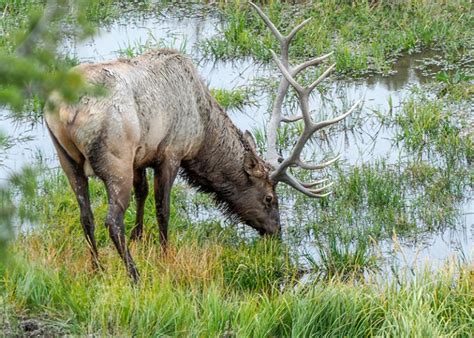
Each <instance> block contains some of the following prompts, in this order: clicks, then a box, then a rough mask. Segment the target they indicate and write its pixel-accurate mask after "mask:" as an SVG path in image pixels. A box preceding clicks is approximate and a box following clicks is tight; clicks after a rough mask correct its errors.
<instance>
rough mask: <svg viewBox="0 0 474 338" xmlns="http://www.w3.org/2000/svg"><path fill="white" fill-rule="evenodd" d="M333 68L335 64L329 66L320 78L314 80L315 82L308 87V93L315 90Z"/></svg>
mask: <svg viewBox="0 0 474 338" xmlns="http://www.w3.org/2000/svg"><path fill="white" fill-rule="evenodd" d="M334 68H336V64H335V63H334V64H332V65H331V66H329V68H328V69H326V70H325V71H324V73H322V74H321V76H320V77H318V78H317V79H316V81H314V82H313V83H312V84H310V85H309V87H308V92H309V93H311V92H312V91H313V90H314V88H316V86H317V85H318V84H320V83H321V81H323V80H324V79H325V78H327V77H328V75H329V74H330V73H331V72H332V71H333V70H334Z"/></svg>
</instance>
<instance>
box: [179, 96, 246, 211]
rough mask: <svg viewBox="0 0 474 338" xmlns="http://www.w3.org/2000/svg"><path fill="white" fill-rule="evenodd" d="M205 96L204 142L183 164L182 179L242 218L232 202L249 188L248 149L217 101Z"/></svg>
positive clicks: (224, 209) (224, 208)
mask: <svg viewBox="0 0 474 338" xmlns="http://www.w3.org/2000/svg"><path fill="white" fill-rule="evenodd" d="M207 96H208V99H209V100H208V105H207V107H205V109H206V110H207V112H206V113H207V114H206V115H207V116H208V117H209V120H208V127H207V130H206V139H205V141H204V142H203V145H202V147H201V150H200V151H199V153H198V154H197V156H196V157H195V158H194V159H192V160H188V161H185V162H183V163H182V168H183V176H184V177H185V178H186V179H187V180H188V181H189V182H190V183H191V184H192V185H194V186H196V187H198V188H199V189H200V190H201V191H203V192H206V193H211V194H212V195H213V196H214V198H215V200H216V201H217V203H219V205H220V206H221V207H223V211H224V212H226V213H227V214H228V216H230V217H235V216H239V215H242V212H243V210H238V209H237V207H236V205H235V202H236V201H237V199H238V197H239V195H240V194H239V193H240V192H242V191H244V190H245V189H247V187H249V185H250V182H249V178H248V176H247V174H246V173H245V171H244V165H243V163H244V155H245V153H246V152H247V151H249V150H250V145H249V144H248V142H247V141H246V140H245V138H244V136H243V134H242V132H241V131H240V130H238V129H237V127H235V126H234V124H233V123H232V121H231V120H230V118H229V117H228V116H227V114H226V113H225V112H224V111H223V110H222V108H221V107H219V105H218V104H217V102H216V101H215V100H214V99H213V98H212V97H210V94H209V93H207Z"/></svg>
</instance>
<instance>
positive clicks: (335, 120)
mask: <svg viewBox="0 0 474 338" xmlns="http://www.w3.org/2000/svg"><path fill="white" fill-rule="evenodd" d="M361 102H362V100H358V101H357V102H356V103H354V105H353V106H352V107H351V108H350V109H349V110H348V111H347V112H345V113H344V114H342V115H339V116H338V117H335V118H333V119H329V120H325V121H321V122H318V123H315V124H314V125H313V133H314V132H316V131H318V130H320V129H322V128H325V127H327V126H330V125H332V124H335V123H338V122H340V121H342V120H344V119H345V118H346V117H348V116H349V115H351V114H352V113H353V112H354V110H355V109H356V108H357V107H358V106H359V105H360V104H361Z"/></svg>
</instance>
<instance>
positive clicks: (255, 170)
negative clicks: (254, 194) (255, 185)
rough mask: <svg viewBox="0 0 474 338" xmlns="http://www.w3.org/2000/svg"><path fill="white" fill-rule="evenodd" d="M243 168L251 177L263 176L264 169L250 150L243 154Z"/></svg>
mask: <svg viewBox="0 0 474 338" xmlns="http://www.w3.org/2000/svg"><path fill="white" fill-rule="evenodd" d="M244 170H245V172H246V173H247V174H248V175H250V176H253V177H256V178H262V177H263V176H264V171H263V168H262V166H261V165H260V163H259V162H258V159H257V157H256V156H255V154H254V153H252V152H251V151H247V152H245V156H244Z"/></svg>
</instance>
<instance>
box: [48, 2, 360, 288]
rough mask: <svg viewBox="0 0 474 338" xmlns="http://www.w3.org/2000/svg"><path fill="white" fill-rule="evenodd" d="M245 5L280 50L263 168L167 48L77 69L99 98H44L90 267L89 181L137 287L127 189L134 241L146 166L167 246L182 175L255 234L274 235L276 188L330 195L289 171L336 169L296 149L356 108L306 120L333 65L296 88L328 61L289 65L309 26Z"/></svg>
mask: <svg viewBox="0 0 474 338" xmlns="http://www.w3.org/2000/svg"><path fill="white" fill-rule="evenodd" d="M251 5H252V6H253V7H254V8H255V10H256V11H257V12H258V14H259V15H260V17H261V18H262V19H263V21H264V22H265V23H266V25H267V26H268V27H269V28H270V30H271V31H272V32H273V34H274V35H275V37H276V38H277V39H278V41H279V42H280V45H281V56H280V57H277V56H276V54H275V53H274V52H273V51H272V52H271V53H272V55H273V59H274V60H275V62H276V64H277V66H278V68H279V69H280V71H281V72H282V74H283V77H282V79H281V83H280V86H279V89H278V94H277V97H276V100H275V103H274V106H273V111H272V115H271V120H270V123H269V125H268V133H267V134H268V150H267V154H266V155H267V156H266V158H267V160H266V161H265V160H263V159H262V158H260V157H259V156H258V155H257V152H256V147H255V142H254V140H253V138H252V136H251V134H250V133H248V132H245V133H242V132H241V131H240V130H238V129H237V128H236V127H235V125H234V124H233V123H232V121H231V120H230V118H229V117H228V116H227V114H226V113H225V112H224V111H223V110H222V108H221V107H220V106H219V105H218V104H217V102H216V101H215V100H214V98H213V97H212V96H211V94H210V92H209V90H208V88H207V87H206V85H205V84H204V83H203V81H201V79H200V78H199V76H198V74H197V71H196V69H195V67H194V66H193V64H192V62H191V61H190V60H189V59H188V58H187V57H185V56H183V55H180V54H179V53H177V52H175V51H173V50H168V49H161V50H156V51H151V52H148V53H146V54H144V55H141V56H138V57H135V58H132V59H126V60H124V59H119V60H116V61H111V62H102V63H97V64H83V65H79V66H77V67H76V68H75V70H76V71H78V72H80V73H81V74H82V75H83V77H84V78H85V80H86V81H87V82H88V83H90V84H94V85H101V86H105V87H106V88H107V95H106V96H102V97H95V96H88V95H85V96H83V97H82V98H81V99H80V101H79V102H78V103H76V104H72V105H71V104H66V103H61V101H60V100H59V101H58V99H57V98H54V97H53V98H52V99H51V100H52V101H53V102H54V101H56V102H55V104H53V105H51V106H54V107H55V108H54V109H51V108H50V109H48V108H47V111H46V114H45V119H46V123H47V126H48V128H49V130H50V134H51V138H52V140H53V143H54V146H55V148H56V151H57V153H58V157H59V161H60V164H61V166H62V168H63V170H64V172H65V173H66V175H67V177H68V180H69V183H70V185H71V187H72V189H73V190H74V193H75V195H76V197H77V201H78V204H79V207H80V215H81V217H80V219H81V224H82V227H83V230H84V233H85V236H86V240H87V243H88V245H89V248H90V251H91V254H92V262H93V265H94V267H98V266H99V260H98V252H97V245H96V241H95V239H94V227H95V226H94V218H93V214H92V210H91V205H90V200H89V192H88V177H89V176H93V175H95V176H98V177H99V178H100V179H101V180H102V181H103V182H104V184H105V187H106V190H107V194H108V214H107V217H106V220H105V225H106V227H107V228H108V231H109V235H110V237H111V239H112V241H113V243H114V245H115V246H116V248H117V250H118V252H119V254H120V256H121V258H122V259H123V261H124V262H125V265H126V268H127V271H128V273H129V275H130V276H131V277H132V279H133V280H135V281H137V280H138V279H139V274H138V271H137V269H136V267H135V263H134V261H133V259H132V256H131V255H130V252H129V250H128V248H127V245H126V241H125V226H124V213H125V211H126V209H127V207H128V205H129V200H130V195H131V191H132V188H134V190H135V198H136V204H137V214H136V222H135V227H134V229H133V230H132V234H131V238H132V239H139V238H140V237H141V236H142V232H143V213H144V203H145V199H146V197H147V194H148V184H147V179H146V174H145V169H146V168H147V167H151V168H153V169H154V189H155V206H156V217H157V221H158V224H159V230H160V243H161V245H162V246H163V247H166V243H167V230H168V221H169V211H170V190H171V187H172V185H173V181H174V180H175V178H176V176H177V173H178V171H179V169H180V168H181V169H182V173H183V176H184V177H185V178H186V179H187V180H188V181H189V182H190V183H191V184H192V185H194V186H197V187H198V188H199V189H201V190H202V191H204V192H207V193H210V194H212V195H213V196H214V198H215V200H216V201H217V202H218V203H219V204H221V205H223V206H224V208H225V210H227V212H228V213H229V214H230V215H232V216H235V217H237V218H238V219H239V220H240V221H242V222H243V223H246V224H248V225H250V226H251V227H253V228H254V229H256V230H257V231H258V232H259V233H260V234H261V235H264V234H278V233H279V232H280V216H279V209H278V198H277V196H276V193H275V188H276V185H277V183H278V182H284V183H286V184H288V185H290V186H292V187H293V188H295V189H297V190H298V191H300V192H302V193H303V194H305V195H307V196H309V197H322V196H326V195H327V194H328V192H327V191H328V188H329V187H330V186H331V184H327V185H324V184H325V183H326V181H327V180H320V181H316V182H310V183H305V182H300V181H299V180H298V179H296V178H295V177H294V176H292V175H291V174H290V173H289V172H288V168H290V167H300V168H302V169H307V170H316V169H322V168H324V167H327V166H329V165H330V164H332V163H333V162H335V161H336V160H337V158H335V159H333V160H331V161H329V162H326V163H322V164H310V163H307V162H304V161H303V160H302V159H301V153H302V150H303V147H304V146H305V144H306V143H307V141H308V140H309V139H310V138H311V136H312V135H314V133H316V132H317V131H318V130H320V129H321V128H324V127H327V126H329V125H332V124H335V123H337V122H339V121H341V120H343V119H344V118H345V117H347V116H348V115H349V114H351V113H352V112H353V111H354V109H355V108H356V107H357V105H358V103H356V104H355V105H354V106H352V108H351V109H350V110H349V111H347V112H346V113H345V114H343V115H341V116H338V117H336V118H334V119H329V120H326V121H322V122H317V123H315V122H313V121H312V118H311V114H310V110H309V96H310V93H311V92H312V91H313V90H314V89H315V87H316V86H317V85H318V84H319V83H320V82H321V81H322V80H323V79H324V78H325V77H327V75H328V74H329V73H330V72H331V71H332V70H333V69H334V65H332V66H331V67H329V69H328V70H326V71H325V72H324V73H323V74H322V75H321V76H320V77H319V78H318V79H317V80H315V81H314V82H313V83H312V84H311V85H309V86H308V87H303V86H302V85H300V84H299V83H298V82H297V81H296V80H295V77H296V76H297V75H298V74H299V73H300V72H301V71H303V70H304V69H306V68H308V67H310V66H314V65H318V64H320V63H321V62H322V61H324V60H325V59H327V58H328V57H329V56H330V55H331V54H327V55H323V56H321V57H317V58H314V59H312V60H309V61H307V62H304V63H302V64H300V65H298V66H294V67H291V66H290V64H289V60H288V59H289V58H288V49H289V45H290V42H291V41H292V39H293V38H294V36H295V34H296V33H297V32H298V31H299V30H301V29H302V28H303V27H304V26H305V25H306V24H307V23H308V22H309V20H306V21H303V22H302V23H301V24H300V25H298V26H297V27H296V28H294V29H293V30H292V31H291V32H290V33H289V34H288V35H287V36H284V35H282V34H281V33H280V32H279V31H278V29H277V28H276V27H275V26H274V24H273V23H272V22H271V21H270V20H269V19H268V17H267V16H266V15H265V14H264V13H263V12H262V10H260V9H259V8H258V7H257V6H256V5H254V4H253V3H251ZM290 85H291V86H292V87H293V88H294V89H295V91H296V93H297V96H298V99H299V106H300V110H301V115H297V116H293V117H284V116H282V104H283V100H284V98H285V95H286V93H287V91H288V89H289V86H290ZM298 120H303V122H304V130H303V133H302V134H301V136H300V137H299V139H298V141H297V143H296V145H295V146H294V149H293V151H292V152H291V154H290V155H289V156H288V157H287V158H286V159H282V158H281V157H280V156H279V155H278V152H277V141H276V138H277V129H278V127H279V125H280V123H289V122H294V121H298Z"/></svg>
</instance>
